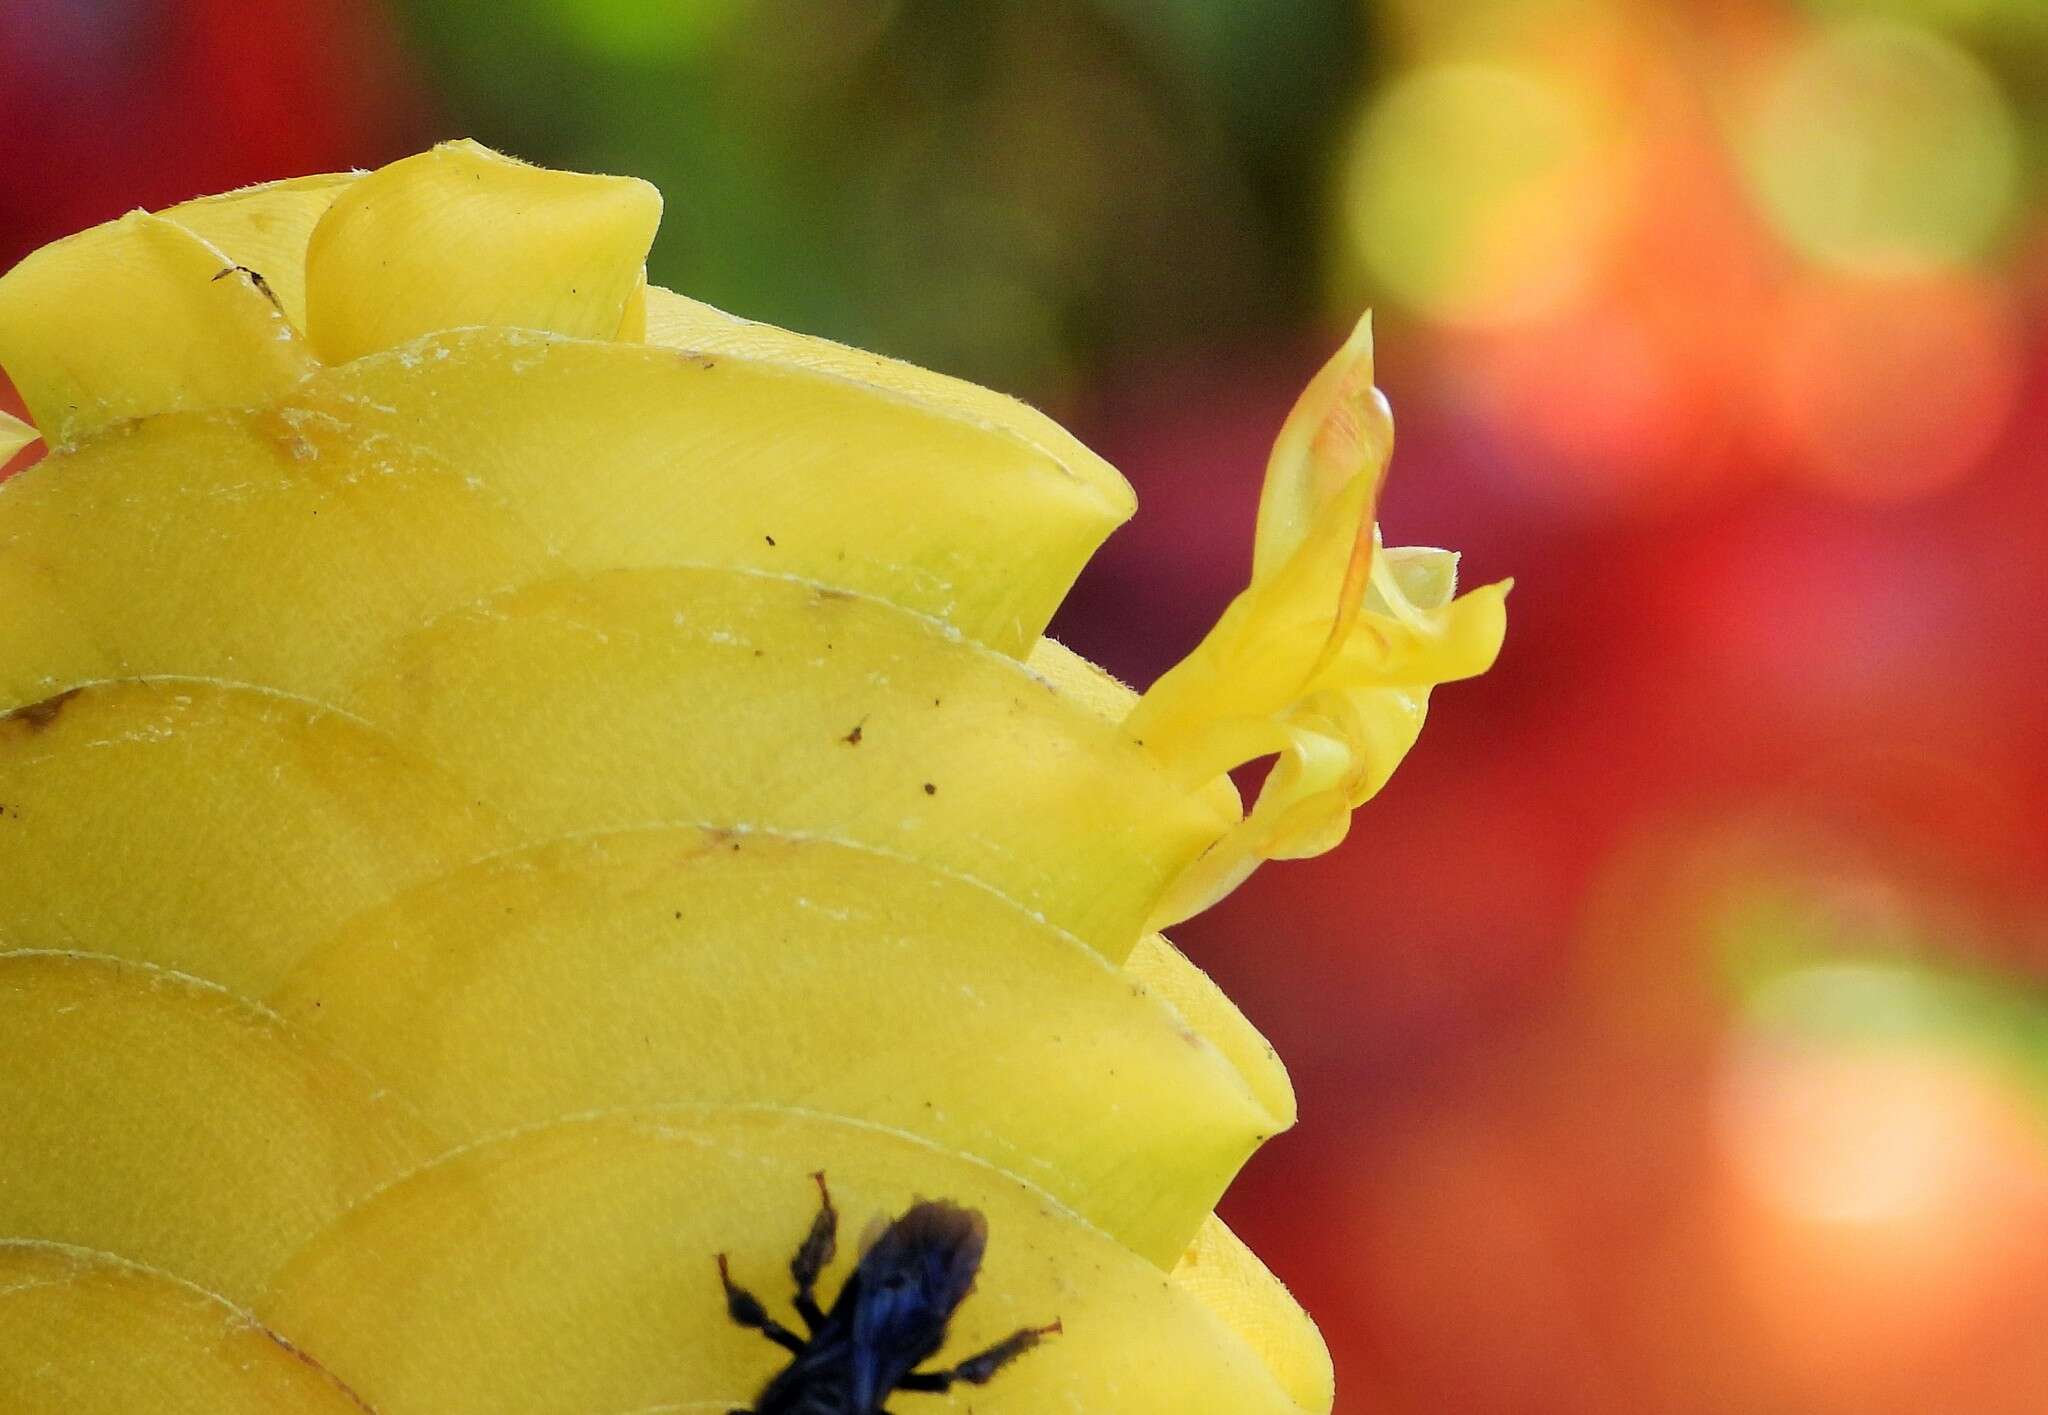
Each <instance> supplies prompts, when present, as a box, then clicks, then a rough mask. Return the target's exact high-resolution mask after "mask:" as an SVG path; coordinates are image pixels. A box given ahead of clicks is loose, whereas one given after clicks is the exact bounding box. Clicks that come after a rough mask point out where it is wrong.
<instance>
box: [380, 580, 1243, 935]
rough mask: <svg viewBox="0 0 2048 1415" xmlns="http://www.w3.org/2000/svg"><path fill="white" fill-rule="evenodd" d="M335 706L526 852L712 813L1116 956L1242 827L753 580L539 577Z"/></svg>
mask: <svg viewBox="0 0 2048 1415" xmlns="http://www.w3.org/2000/svg"><path fill="white" fill-rule="evenodd" d="M594 704H602V705H603V706H602V709H601V711H594V710H593V705H594ZM340 705H341V706H344V707H346V708H348V709H349V710H350V711H353V712H355V713H357V714H359V715H361V716H362V717H364V718H366V719H368V720H369V721H371V722H374V723H376V724H377V725H378V726H380V727H382V728H383V729H384V730H386V731H388V732H390V733H392V734H393V735H394V736H396V737H397V738H399V739H400V740H402V741H406V742H409V743H411V744H413V745H414V746H416V747H417V748H419V749H420V750H422V751H424V752H425V753H426V754H427V755H429V756H431V757H432V758H434V759H435V760H438V761H441V762H443V763H446V764H447V765H448V766H449V767H450V768H451V769H452V770H454V771H455V772H456V773H457V774H458V775H460V776H461V777H462V778H463V779H465V780H466V781H468V782H469V783H470V784H471V786H472V788H473V789H474V790H475V792H476V799H478V800H480V801H483V802H486V803H487V804H489V805H490V806H492V807H494V808H496V809H498V810H500V811H502V812H503V813H504V814H505V815H506V816H507V818H508V819H510V820H511V821H512V822H513V823H514V824H515V825H516V826H517V827H518V828H520V829H521V830H524V831H527V832H529V833H530V835H531V836H533V837H536V838H543V839H544V838H548V837H551V836H555V835H564V834H569V833H572V832H578V831H591V830H615V829H624V828H631V827H636V826H641V825H648V824H659V823H668V822H705V823H711V824H716V825H724V826H731V827H736V828H761V829H767V830H775V831H780V832H784V833H788V834H796V835H806V836H817V837H822V838H826V839H834V840H844V841H848V842H851V843H854V844H859V845H864V846H867V847H869V848H872V849H876V850H881V851H885V852H888V853H891V854H898V855H908V856H911V857H914V858H917V859H920V860H923V861H925V862H926V863H928V864H929V865H931V866H932V867H934V868H936V869H940V870H944V871H949V872H951V873H954V874H958V875H960V876H962V877H964V878H967V879H970V880H973V881H976V882H979V883H980V884H982V885H984V886H986V887H987V888H989V889H992V890H994V891H996V892H997V893H999V894H1001V895H1003V896H1004V897H1005V898H1007V899H1009V900H1011V901H1012V902H1014V903H1016V904H1017V905H1019V906H1020V907H1022V908H1024V909H1026V910H1029V911H1031V912H1034V913H1038V914H1041V915H1043V916H1044V917H1045V918H1046V919H1047V920H1048V921H1049V922H1051V923H1052V924H1054V925H1056V926H1057V927H1060V928H1063V929H1066V930H1067V931H1069V932H1071V933H1073V934H1076V935H1078V936H1079V937H1081V938H1082V939H1084V940H1086V941H1087V942H1088V943H1089V944H1090V945H1091V946H1093V947H1095V948H1096V949H1097V950H1099V951H1100V952H1101V953H1102V954H1103V955H1104V956H1105V957H1107V958H1109V959H1110V960H1111V961H1112V962H1121V961H1122V960H1123V959H1124V958H1125V957H1126V956H1127V955H1128V954H1129V953H1130V951H1131V948H1132V947H1133V946H1134V945H1135V944H1136V943H1137V940H1138V936H1139V933H1140V932H1141V925H1142V923H1143V919H1144V916H1145V914H1146V912H1147V911H1148V910H1149V909H1150V908H1151V907H1152V904H1153V901H1154V900H1155V899H1156V898H1157V897H1158V895H1159V893H1160V892H1161V891H1162V890H1163V889H1165V888H1166V886H1167V884H1168V882H1169V881H1171V880H1172V879H1173V878H1174V877H1175V876H1176V875H1178V874H1179V873H1180V871H1181V870H1182V869H1183V868H1184V867H1185V866H1186V864H1187V863H1188V862H1189V861H1190V860H1192V859H1193V858H1194V857H1195V856H1196V855H1198V854H1199V853H1200V852H1201V851H1202V849H1203V848H1204V846H1206V845H1207V844H1208V842H1209V841H1211V840H1213V839H1215V838H1216V836H1217V835H1219V834H1221V833H1222V831H1223V830H1224V829H1225V828H1226V827H1227V825H1228V823H1229V821H1228V817H1227V816H1225V815H1223V814H1222V813H1220V812H1219V811H1217V810H1216V808H1215V805H1214V798H1213V797H1206V796H1204V795H1202V794H1199V793H1190V792H1187V791H1184V790H1182V789H1181V788H1180V787H1179V786H1178V785H1177V784H1176V783H1175V782H1174V781H1173V779H1172V778H1171V777H1170V776H1169V775H1168V774H1167V773H1166V772H1163V771H1161V770H1160V769H1159V766H1158V764H1157V762H1155V761H1154V760H1153V759H1152V758H1151V757H1149V756H1147V755H1146V753H1145V752H1144V751H1143V750H1142V749H1141V748H1139V747H1138V746H1137V745H1136V744H1135V743H1133V742H1132V741H1130V739H1129V738H1127V737H1125V736H1123V735H1121V734H1120V733H1118V732H1117V731H1116V730H1115V728H1113V727H1112V726H1111V725H1109V724H1108V723H1105V722H1103V721H1102V720H1101V719H1099V718H1097V717H1096V716H1094V714H1092V713H1089V712H1086V711H1084V710H1082V709H1080V708H1078V707H1075V706H1073V705H1071V704H1068V703H1067V702H1066V701H1065V700H1064V699H1062V698H1061V697H1060V696H1059V694H1058V693H1057V692H1056V691H1054V690H1053V689H1052V688H1051V687H1050V685H1048V684H1046V683H1044V682H1043V681H1041V680H1039V679H1038V678H1036V677H1035V676H1033V675H1032V674H1031V673H1030V672H1029V671H1028V670H1027V669H1026V668H1024V667H1023V666H1022V665H1020V664H1018V663H1017V662H1016V661H1015V660H1013V659H1010V658H1007V657H1005V656H1003V655H1001V654H998V653H995V652H993V651H992V650H989V649H986V648H983V647H982V646H980V645H977V644H973V643H970V642H968V641H967V640H965V639H963V638H961V637H960V636H959V635H957V634H954V633H951V632H949V631H948V630H947V628H946V626H944V625H943V624H939V623H936V622H934V621H931V620H928V619H924V618H922V617H920V616H917V615H912V614H908V613H906V612H905V611H903V610H900V609H897V608H895V607H893V606H890V605H886V604H882V603H880V602H879V601H875V600H870V599H867V598H865V597H862V596H857V595H847V594H843V593H838V592H834V591H828V590H819V589H816V588H814V587H812V586H808V585H805V584H802V583H800V582H793V581H789V580H784V579H779V578H773V577H769V576H765V575H758V574H742V573H737V572H733V571H723V570H708V569H690V570H642V571H635V570H621V571H614V572H612V573H611V574H609V575H601V576H584V577H565V578H563V579H561V580H556V581H550V582H547V583H543V584H540V585H536V586H534V587H533V588H532V589H531V590H528V591H524V592H520V593H517V594H513V595H508V596H505V597H503V598H501V599H497V600H493V601H491V602H489V603H488V604H486V605H484V606H481V607H479V608H477V609H475V610H472V611H468V612H465V613H462V614H458V615H452V616H450V617H448V618H447V619H445V620H442V621H440V622H438V623H436V624H435V625H433V626H432V627H431V628H429V629H427V630H424V631H422V632H421V633H419V634H417V635H415V636H413V637H411V638H409V639H407V640H405V641H404V642H402V643H401V644H399V645H398V646H396V647H395V648H394V649H393V650H392V651H391V652H390V653H389V654H388V656H387V657H386V659H385V663H384V666H383V667H382V668H381V670H380V671H379V672H378V673H377V674H376V675H375V676H374V678H371V679H368V680H366V681H365V682H364V683H363V684H362V685H361V687H360V688H359V689H357V690H356V691H354V692H352V693H351V694H349V695H348V696H347V697H346V698H345V700H344V701H343V702H342V703H341V704H340ZM927 784H929V785H930V786H931V787H932V788H933V789H932V790H931V791H929V792H927V791H926V790H925V789H924V788H925V786H926V785H927Z"/></svg>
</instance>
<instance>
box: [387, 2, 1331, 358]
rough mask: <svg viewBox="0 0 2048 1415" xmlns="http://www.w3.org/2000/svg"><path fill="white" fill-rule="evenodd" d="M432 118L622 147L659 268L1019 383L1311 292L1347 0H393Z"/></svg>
mask: <svg viewBox="0 0 2048 1415" xmlns="http://www.w3.org/2000/svg"><path fill="white" fill-rule="evenodd" d="M399 11H400V14H401V17H402V18H403V19H404V20H405V21H406V22H407V23H408V25H409V26H410V28H411V29H412V31H413V37H414V39H415V41H416V43H417V44H418V45H419V46H420V48H421V49H422V50H423V51H424V52H425V53H426V54H427V55H428V56H429V60H430V62H431V63H432V65H433V66H434V68H435V70H436V72H437V80H438V84H437V87H438V89H439V91H440V93H441V95H442V101H443V104H444V115H443V118H444V126H446V127H447V128H448V129H449V130H450V131H456V130H459V131H461V132H463V133H465V134H468V135H470V136H473V137H476V138H478V139H480V140H482V141H484V142H487V143H489V144H491V145H493V146H496V147H500V148H503V149H505V150H507V151H510V152H513V153H516V154H518V155H520V156H522V157H526V158H529V159H531V160H533V161H536V162H542V163H547V164H550V165H557V166H568V167H581V168H588V169H596V170H609V171H618V172H632V173H635V174H637V175H639V176H643V177H646V178H647V179H649V180H650V181H653V182H654V183H655V184H656V185H658V186H659V187H661V189H662V190H663V192H664V193H666V195H667V198H668V210H667V213H666V215H665V217H664V220H663V223H662V229H661V238H660V241H659V242H658V244H657V245H656V246H655V249H654V254H653V257H652V260H651V262H650V266H651V272H650V273H651V275H652V277H653V278H654V279H655V280H656V281H657V282H658V283H662V284H666V285H670V286H672V287H674V288H678V289H681V290H683V291H685V292H687V293H689V294H692V295H695V296H698V297H699V298H702V299H706V300H709V301H711V302H712V303H714V304H717V305H720V306H722V307H724V308H728V309H731V310H733V311H734V312H736V313H740V314H745V315H749V316H752V317H756V318H761V319H768V320H773V321H775V322H777V323H781V324H787V325H792V326H795V327H799V328H804V329H808V330H813V331H816V332H819V333H825V334H829V335H832V336H834V337H837V338H840V339H844V340H846V341H848V342H851V343H856V344H860V345H862V346H864V347H868V348H875V349H879V350H883V351H885V352H889V353H894V354H898V355H901V356H903V357H907V358H911V359H915V360H918V361H920V362H924V363H928V364H931V365H934V366H936V367H940V368H945V369H947V370H949V371H952V372H955V373H959V374H962V375H965V376H967V377H971V378H975V379H978V380H981V381H984V382H988V383H992V384H995V385H997V386H999V387H1005V388H1010V389H1013V390H1016V391H1020V392H1026V393H1032V394H1038V395H1041V396H1042V395H1046V394H1056V393H1057V391H1058V390H1059V388H1060V387H1061V386H1062V385H1063V384H1064V383H1065V382H1067V381H1068V380H1069V379H1071V378H1073V377H1074V376H1076V375H1078V374H1081V373H1083V372H1085V370H1086V368H1087V366H1088V365H1089V364H1090V362H1091V361H1092V360H1093V359H1095V358H1096V357H1099V356H1101V355H1105V354H1113V355H1123V354H1136V353H1143V352H1145V351H1148V350H1151V349H1154V348H1157V347H1158V346H1160V345H1162V344H1164V343H1167V342H1181V341H1191V342H1198V343H1199V342H1213V341H1215V340H1217V339H1219V338H1224V337H1227V336H1229V335H1230V334H1232V333H1233V332H1238V331H1242V330H1246V329H1254V328H1264V327H1271V326H1273V325H1275V324H1279V323H1283V322H1298V321H1299V320H1300V319H1301V318H1302V317H1303V316H1304V315H1305V314H1307V313H1308V312H1309V311H1311V310H1312V309H1313V306H1314V301H1315V291H1316V288H1317V282H1316V279H1315V273H1314V269H1315V265H1316V261H1315V250H1314V246H1315V243H1316V242H1317V240H1318V238H1319V232H1320V231H1321V229H1322V227H1323V225H1324V223H1323V222H1321V221H1320V220H1318V219H1317V218H1316V214H1315V208H1316V207H1317V205H1318V203H1319V201H1320V200H1321V197H1322V193H1323V187H1324V173H1323V172H1322V171H1321V170H1319V166H1320V161H1321V157H1320V155H1321V154H1323V153H1325V152H1327V151H1328V149H1329V147H1330V145H1331V135H1332V133H1333V132H1334V131H1335V130H1336V128H1337V127H1338V126H1339V125H1341V122H1342V120H1343V117H1344V113H1345V108H1346V105H1347V104H1348V103H1349V102H1350V101H1351V99H1352V97H1353V96H1354V95H1355V93H1356V91H1357V87H1358V70H1359V68H1360V65H1361V63H1362V56H1363V55H1364V54H1365V53H1366V44H1365V41H1364V37H1363V36H1362V35H1361V34H1360V33H1359V32H1358V31H1359V26H1360V23H1361V22H1360V20H1359V18H1358V17H1359V13H1360V12H1359V10H1358V7H1356V6H1353V5H1350V4H1347V3H1342V0H1262V3H1260V4H1258V5H1243V4H1238V3H1232V0H1178V2H1177V3H1156V2H1155V0H987V3H977V4H973V5H963V4H959V3H955V0H405V2H404V3H402V4H401V5H400V6H399Z"/></svg>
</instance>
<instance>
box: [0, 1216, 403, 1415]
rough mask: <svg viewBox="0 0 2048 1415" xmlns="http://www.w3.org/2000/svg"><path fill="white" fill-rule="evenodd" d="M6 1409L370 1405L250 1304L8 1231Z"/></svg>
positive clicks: (82, 1411)
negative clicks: (12, 1236) (15, 1237)
mask: <svg viewBox="0 0 2048 1415" xmlns="http://www.w3.org/2000/svg"><path fill="white" fill-rule="evenodd" d="M0 1398H4V1400H5V1402H6V1404H5V1408H6V1410H7V1412H8V1415H139V1412H145V1411H146V1412H148V1415H365V1412H364V1406H363V1404H362V1402H361V1401H359V1400H358V1399H357V1398H356V1397H355V1395H354V1393H353V1392H351V1391H350V1390H349V1389H348V1388H347V1387H346V1386H344V1385H342V1384H341V1383H340V1382H339V1381H337V1380H335V1379H334V1378H333V1377H332V1376H330V1375H328V1374H327V1373H326V1372H325V1371H323V1370H321V1369H320V1367H319V1366H318V1365H317V1364H315V1363H314V1362H313V1361H312V1360H311V1359H310V1358H309V1357H307V1356H306V1355H305V1353H303V1352H300V1351H297V1350H294V1349H293V1348H292V1347H291V1346H289V1345H287V1344H286V1343H284V1342H283V1341H281V1340H280V1339H279V1338H278V1337H277V1336H275V1335H274V1334H273V1333H271V1332H270V1331H268V1330H267V1329H266V1328H264V1327H263V1326H262V1325H261V1324H260V1323H259V1322H257V1321H256V1319H255V1318H253V1317H251V1316H250V1315H249V1314H248V1313H247V1312H244V1311H242V1310H240V1309H239V1308H236V1307H233V1306H231V1305H229V1304H228V1303H226V1302H223V1301H222V1300H221V1299H220V1298H218V1297H215V1296H213V1295H212V1294H211V1293H208V1292H205V1291H203V1290H201V1289H199V1288H196V1287H193V1286H191V1285H190V1284H189V1283H183V1282H179V1281H178V1280H177V1279H175V1278H172V1277H170V1276H168V1275H166V1274H164V1273H161V1272H157V1271H154V1270H152V1269H149V1268H144V1267H139V1266H137V1265H135V1264H133V1263H127V1262H123V1261H121V1260H120V1259H118V1258H115V1257H113V1256H111V1255H110V1254H106V1253H94V1252H91V1251H89V1250H86V1249H82V1248H67V1247H62V1246H59V1245H56V1244H48V1243H25V1242H20V1241H6V1240H0Z"/></svg>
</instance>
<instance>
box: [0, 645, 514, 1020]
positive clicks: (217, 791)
mask: <svg viewBox="0 0 2048 1415" xmlns="http://www.w3.org/2000/svg"><path fill="white" fill-rule="evenodd" d="M280 841H289V842H290V847H289V848H288V849H285V848H280V845H279V842H280ZM518 843H519V841H518V839H517V837H515V836H514V835H513V834H512V833H511V831H510V830H509V829H507V827H506V826H505V824H504V823H503V821H502V820H500V819H498V818H497V817H496V816H494V815H493V814H492V813H491V812H490V811H489V810H487V809H485V808H484V807H482V806H480V805H478V804H477V803H476V801H475V799H474V797H473V795H472V793H470V792H469V790H468V789H467V788H466V786H465V785H464V784H463V783H462V782H460V781H459V780H457V779H455V778H454V777H452V776H450V775H449V774H448V773H447V772H445V771H441V770H438V769H436V768H435V767H434V765H433V764H432V763H431V762H429V761H426V760H425V759H424V758H422V757H421V756H420V755H419V754H418V753H417V752H415V751H411V750H408V749H407V748H406V747H404V746H403V745H401V744H400V743H398V742H395V741H393V740H392V739H391V738H390V737H389V736H387V735H385V734H383V733H380V732H377V731H375V730H374V729H372V728H371V727H369V726H368V725H367V724H365V723H362V722H358V721H355V720H353V719H351V718H348V717H346V716H344V715H342V714H340V713H336V712H331V711H328V710H326V709H323V708H320V707H318V706H316V705H314V704H311V703H307V702H305V701H303V700H300V699H297V698H289V697H285V696H283V695H281V694H277V693H270V692H264V691H260V690H258V689H254V688H247V687H239V686H233V685H226V684H217V683H202V682H195V681H190V680H182V681H164V680H158V681H153V682H112V683H100V684H94V685H92V686H90V687H86V688H82V689H80V690H79V691H77V692H75V693H73V694H71V695H70V696H68V697H64V698H60V699H57V700H54V701H51V702H48V703H45V704H44V705H42V706H41V707H37V708H32V709H30V710H29V711H27V712H20V713H15V714H12V715H8V716H0V860H4V861H5V862H6V865H5V872H6V880H7V884H6V887H5V888H4V889H0V947H11V948H40V949H60V948H61V949H68V950H77V951H79V952H86V953H104V954H108V955H110V956H113V957H118V958H123V959H126V960H128V961H130V962H135V963H152V964H155V965H157V966H159V967H162V968H168V969H173V970H175V971H178V972H181V973H188V974H191V975H193V976H194V977H198V978H203V979H205V980H207V981H208V982H212V983H218V984H219V985H221V986H222V987H225V988H227V989H229V990H230V991H232V992H234V993H236V994H238V995H240V996H242V997H246V998H252V999H258V1000H260V999H262V998H263V997H264V996H266V995H267V994H268V993H269V992H270V991H271V989H273V988H275V987H276V986H277V984H278V982H279V981H280V980H281V979H282V978H283V977H284V975H285V974H286V973H287V972H289V971H290V970H291V969H292V968H293V967H295V966H297V964H298V963H299V961H300V959H301V958H302V957H303V956H304V955H305V953H306V952H307V951H309V950H310V949H311V948H312V947H313V945H314V944H316V943H317V942H319V941H320V939H322V938H323V937H325V936H326V935H327V934H328V933H330V932H332V931H333V930H334V929H336V928H339V927H340V926H341V925H342V924H343V923H344V922H346V921H347V920H348V919H349V918H350V917H352V916H353V915H355V914H357V913H359V912H360V911H361V910H363V909H366V908H368V907H370V906H371V905H374V904H379V903H382V902H383V901H384V900H386V899H388V898H389V897H390V896H391V895H393V894H395V893H397V892H398V891H400V890H402V889H405V888H407V887H409V886H411V885H414V884H417V883H419V882H420V881H422V880H425V879H428V878H431V877H433V876H435V875H438V874H441V873H443V872H445V871H447V870H451V869H454V868H456V867H458V866H460V865H465V864H468V863H469V862H470V861H472V860H474V859H476V858H478V857H479V856H482V855H485V854H488V853H491V852H494V851H498V850H504V849H508V848H510V847H511V846H513V845H515V844H518Z"/></svg>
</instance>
